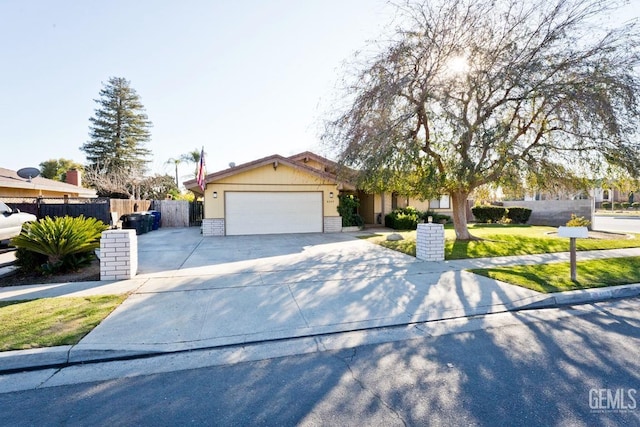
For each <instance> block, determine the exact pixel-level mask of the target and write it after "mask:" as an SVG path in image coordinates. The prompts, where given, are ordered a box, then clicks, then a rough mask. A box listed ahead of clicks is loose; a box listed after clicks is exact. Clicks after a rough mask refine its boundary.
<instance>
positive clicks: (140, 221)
mask: <svg viewBox="0 0 640 427" xmlns="http://www.w3.org/2000/svg"><path fill="white" fill-rule="evenodd" d="M120 219H121V220H122V228H124V229H130V230H136V234H142V233H146V232H147V226H146V224H145V221H144V218H143V216H142V214H139V213H132V214H128V215H122V216H121V217H120Z"/></svg>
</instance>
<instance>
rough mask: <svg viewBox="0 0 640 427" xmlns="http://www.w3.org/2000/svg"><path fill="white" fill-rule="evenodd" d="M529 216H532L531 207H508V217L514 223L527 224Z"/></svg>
mask: <svg viewBox="0 0 640 427" xmlns="http://www.w3.org/2000/svg"><path fill="white" fill-rule="evenodd" d="M529 218H531V209H529V208H522V207H519V206H512V207H510V208H509V209H507V219H510V220H511V222H512V223H514V224H526V223H527V221H529Z"/></svg>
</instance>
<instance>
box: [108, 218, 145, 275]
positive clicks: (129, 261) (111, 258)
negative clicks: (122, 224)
mask: <svg viewBox="0 0 640 427" xmlns="http://www.w3.org/2000/svg"><path fill="white" fill-rule="evenodd" d="M137 273H138V236H136V230H106V231H103V232H102V237H101V239H100V280H125V279H131V278H133V277H134V276H135V275H136V274H137Z"/></svg>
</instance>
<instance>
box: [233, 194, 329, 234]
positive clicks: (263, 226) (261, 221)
mask: <svg viewBox="0 0 640 427" xmlns="http://www.w3.org/2000/svg"><path fill="white" fill-rule="evenodd" d="M225 211H226V212H225V218H226V234H227V235H228V236H238V235H247V234H284V233H322V231H323V216H322V215H323V212H322V192H321V191H313V192H312V191H309V192H295V191H287V192H268V191H264V192H241V191H227V192H225Z"/></svg>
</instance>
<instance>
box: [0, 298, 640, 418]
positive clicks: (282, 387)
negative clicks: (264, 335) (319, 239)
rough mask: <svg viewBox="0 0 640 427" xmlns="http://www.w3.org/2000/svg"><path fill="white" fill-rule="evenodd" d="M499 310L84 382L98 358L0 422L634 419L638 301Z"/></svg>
mask: <svg viewBox="0 0 640 427" xmlns="http://www.w3.org/2000/svg"><path fill="white" fill-rule="evenodd" d="M507 315H508V316H510V317H509V319H510V320H509V321H505V320H504V319H506V317H500V315H498V316H496V315H493V316H495V317H492V316H487V319H484V320H482V322H483V325H484V326H483V327H482V328H473V327H470V326H469V327H468V329H469V330H468V331H464V328H454V329H451V330H447V329H446V328H445V329H440V331H439V332H437V331H438V327H437V325H434V326H432V329H430V330H431V331H432V332H430V333H429V334H427V335H425V338H421V339H413V340H401V341H394V342H387V343H379V344H372V345H364V346H359V347H355V348H350V349H342V350H333V351H323V352H312V353H308V354H301V355H291V356H286V357H279V358H270V359H265V360H257V361H254V362H245V363H237V364H227V365H223V366H210V367H204V368H200V369H190V370H180V369H181V368H182V367H181V365H180V363H179V362H176V363H175V366H174V369H173V371H172V372H165V373H155V374H145V373H144V372H138V373H137V374H132V373H131V372H129V374H128V375H130V376H129V377H124V376H122V377H114V378H113V379H110V380H104V381H98V382H92V383H83V382H81V381H83V380H82V378H83V377H84V378H88V377H90V375H85V374H89V372H90V371H100V370H106V365H107V364H98V365H93V366H91V365H87V366H83V367H81V368H82V369H84V370H85V374H83V375H79V376H78V379H77V381H76V383H73V384H69V385H64V386H58V387H45V388H37V389H33V390H25V391H17V392H11V393H4V394H0V408H2V411H0V425H2V426H5V425H6V426H9V425H11V426H32V425H70V426H74V425H91V426H102V425H111V426H117V425H154V426H164V425H166V426H168V425H184V424H191V425H223V426H227V425H385V426H388V425H471V426H474V425H511V426H514V425H522V426H525V425H526V426H535V425H575V426H583V425H584V426H586V425H589V426H592V425H638V423H640V408H638V404H639V403H640V394H639V393H638V392H637V390H639V389H640V299H637V298H636V299H630V300H614V301H608V302H602V303H597V304H589V305H583V306H576V307H568V308H562V309H547V310H538V311H523V312H519V313H515V314H512V313H505V314H503V316H507ZM492 319H495V320H492ZM500 319H502V320H500ZM460 324H462V323H460V322H459V323H458V325H460ZM467 325H471V323H468V324H467ZM281 345H285V344H284V343H282V344H281ZM130 363H133V362H130ZM149 366H150V367H152V366H153V361H151V362H149ZM68 369H70V368H68ZM182 369H184V368H182ZM150 371H152V369H151V370H150ZM133 375H136V376H133ZM15 377H16V378H19V376H15ZM85 381H86V379H85Z"/></svg>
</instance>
